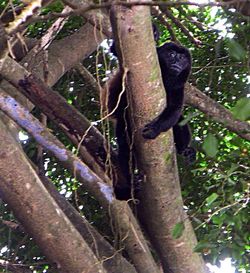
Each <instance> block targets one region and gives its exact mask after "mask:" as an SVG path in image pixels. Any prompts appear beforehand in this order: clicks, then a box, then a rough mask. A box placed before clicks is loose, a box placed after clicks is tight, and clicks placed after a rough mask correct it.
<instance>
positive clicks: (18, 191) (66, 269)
mask: <svg viewBox="0 0 250 273" xmlns="http://www.w3.org/2000/svg"><path fill="white" fill-rule="evenodd" d="M0 143H1V144H2V145H1V150H0V194H1V197H2V198H3V199H4V200H5V201H6V202H7V203H8V204H9V206H10V207H11V209H12V210H13V212H14V214H15V216H16V217H17V219H18V220H19V221H20V222H21V223H22V224H23V226H24V227H25V229H26V230H27V231H28V233H29V234H30V235H31V236H32V237H33V238H34V239H35V240H36V242H37V243H38V245H39V247H40V248H41V250H42V251H43V252H44V254H45V255H46V256H47V257H48V258H49V259H50V260H51V261H52V262H53V263H55V264H56V265H57V268H58V270H59V271H60V272H62V273H72V272H75V273H82V272H89V273H90V272H93V273H96V272H103V273H104V272H106V271H105V270H104V269H103V268H102V266H101V264H100V262H99V261H98V260H97V259H96V257H95V256H94V254H93V252H92V251H91V250H90V248H89V247H88V245H87V244H86V243H85V241H84V240H83V239H82V237H81V235H80V234H79V233H78V232H77V231H76V229H75V228H74V227H73V226H72V224H71V223H70V222H69V220H68V218H67V217H66V216H65V215H64V213H63V212H62V210H61V209H60V208H59V207H58V205H57V204H56V202H55V201H54V200H53V199H52V198H51V196H50V195H49V194H48V192H47V190H46V189H45V188H44V186H43V185H42V183H41V181H40V179H39V177H38V176H37V175H36V173H35V171H34V170H33V169H32V168H31V166H30V164H29V162H28V160H27V158H26V157H25V156H24V154H23V152H22V151H21V150H20V148H19V146H18V145H17V144H16V141H15V139H13V137H12V136H11V135H10V134H9V133H8V132H7V129H6V127H5V125H4V124H3V123H2V121H0ZM67 238H69V239H67Z"/></svg>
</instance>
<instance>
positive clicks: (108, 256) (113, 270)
mask: <svg viewBox="0 0 250 273" xmlns="http://www.w3.org/2000/svg"><path fill="white" fill-rule="evenodd" d="M40 179H41V181H42V183H43V185H44V186H45V188H46V189H47V190H48V192H49V193H50V195H51V196H52V197H53V198H54V200H55V201H56V203H57V204H58V206H59V207H60V208H61V209H62V211H63V212H64V213H65V215H66V216H67V217H68V218H69V220H70V221H71V223H72V224H73V225H74V227H75V228H76V229H77V231H78V232H79V233H80V234H81V236H82V237H83V239H84V240H85V241H86V242H87V244H88V245H89V247H90V248H91V249H92V251H93V252H94V253H95V255H96V256H97V257H98V259H99V260H101V261H102V262H103V266H104V268H105V269H106V270H107V272H109V273H124V272H126V273H136V271H135V268H134V267H133V266H132V265H131V264H130V263H129V262H128V261H127V260H126V259H125V258H124V257H122V256H121V254H120V253H119V250H115V249H114V248H113V247H112V246H111V245H110V244H109V243H108V242H107V241H106V240H105V239H104V237H103V236H101V235H100V234H99V233H98V231H97V230H96V229H95V228H94V227H93V226H92V225H90V224H89V222H88V221H87V220H86V219H85V217H82V216H81V215H80V214H79V212H78V211H77V210H76V209H75V208H74V207H73V206H72V205H71V204H70V203H69V202H67V200H66V199H65V197H63V196H62V195H61V194H60V193H59V192H58V190H57V188H56V187H55V186H54V185H53V183H52V182H51V181H49V179H48V178H47V177H45V176H40Z"/></svg>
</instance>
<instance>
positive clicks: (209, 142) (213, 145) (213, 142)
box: [202, 133, 218, 157]
mask: <svg viewBox="0 0 250 273" xmlns="http://www.w3.org/2000/svg"><path fill="white" fill-rule="evenodd" d="M202 149H203V150H204V151H205V153H206V155H207V156H209V157H215V156H216V154H217V152H218V140H217V138H216V137H215V136H214V135H212V134H210V133H209V134H208V135H207V137H206V138H205V140H204V142H203V144H202Z"/></svg>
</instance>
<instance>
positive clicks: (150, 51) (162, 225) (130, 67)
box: [112, 6, 205, 273]
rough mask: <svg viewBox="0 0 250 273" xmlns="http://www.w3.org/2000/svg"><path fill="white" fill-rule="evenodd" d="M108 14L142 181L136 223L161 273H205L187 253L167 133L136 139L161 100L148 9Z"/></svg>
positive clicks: (191, 243) (190, 242)
mask: <svg viewBox="0 0 250 273" xmlns="http://www.w3.org/2000/svg"><path fill="white" fill-rule="evenodd" d="M113 10H114V11H113V20H112V21H113V22H112V23H113V25H112V26H113V27H114V32H115V38H116V42H117V44H118V46H119V47H120V50H119V51H121V52H122V53H121V54H120V56H119V62H120V64H121V65H122V66H123V69H124V71H126V70H127V71H128V73H127V79H126V88H127V89H126V90H127V92H128V94H127V97H128V98H129V106H130V112H131V124H132V125H134V130H133V133H134V137H135V138H134V140H135V149H136V151H137V155H138V161H139V168H140V169H142V170H143V171H144V174H145V177H146V180H145V182H144V183H143V185H142V193H141V197H142V198H140V204H139V208H138V213H139V216H140V219H141V222H142V223H143V224H144V227H145V228H146V230H147V232H148V234H149V237H150V239H151V242H152V244H153V246H154V247H155V249H156V251H157V253H158V255H159V257H160V260H161V262H162V265H163V269H164V272H173V273H184V272H185V273H186V272H192V273H201V272H205V264H204V262H203V260H202V258H201V257H200V256H199V255H198V254H197V253H194V252H193V248H194V247H195V245H196V244H197V242H196V238H195V235H194V231H193V229H192V226H191V223H190V221H189V220H188V219H187V215H186V214H185V212H184V211H183V201H182V197H181V190H180V185H179V178H178V170H177V165H176V158H175V151H174V144H173V140H172V132H171V131H169V132H167V133H162V134H161V135H160V136H159V137H158V138H156V139H155V140H150V141H145V140H144V139H143V138H142V136H141V131H140V129H141V128H142V127H143V125H145V124H146V122H148V121H149V120H152V119H153V118H154V117H155V116H156V113H157V112H159V111H160V108H162V106H163V102H164V98H165V92H164V87H163V84H162V82H161V76H160V71H159V66H158V62H157V56H156V50H155V44H154V40H153V35H152V27H151V18H150V10H149V8H148V7H142V6H137V7H132V8H130V9H125V8H118V7H113ZM149 32H150V33H149ZM149 37H151V39H150V40H149ZM145 41H147V42H145ZM180 222H184V224H185V229H184V231H183V234H182V236H181V237H180V238H179V239H174V238H173V236H172V231H173V228H174V227H175V225H176V224H178V223H180Z"/></svg>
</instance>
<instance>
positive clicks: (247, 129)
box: [185, 84, 250, 140]
mask: <svg viewBox="0 0 250 273" xmlns="http://www.w3.org/2000/svg"><path fill="white" fill-rule="evenodd" d="M185 91H186V92H185V101H186V103H187V104H189V105H191V106H193V107H195V108H197V109H199V110H200V111H202V112H203V113H204V114H205V115H207V116H208V117H211V118H212V119H213V120H215V121H217V122H219V123H221V124H223V125H224V126H225V127H227V128H228V129H229V130H231V131H232V132H235V133H236V134H238V135H239V136H240V137H242V138H244V139H246V140H250V124H249V123H247V122H244V121H240V120H236V119H235V118H234V117H233V115H232V113H231V112H230V111H228V110H227V109H226V108H225V107H223V106H221V105H220V104H219V103H218V102H216V101H214V100H213V99H211V98H209V97H208V96H206V95H205V94H204V93H202V92H201V91H200V90H199V89H197V88H196V87H194V86H192V85H190V84H187V85H186V89H185Z"/></svg>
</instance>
